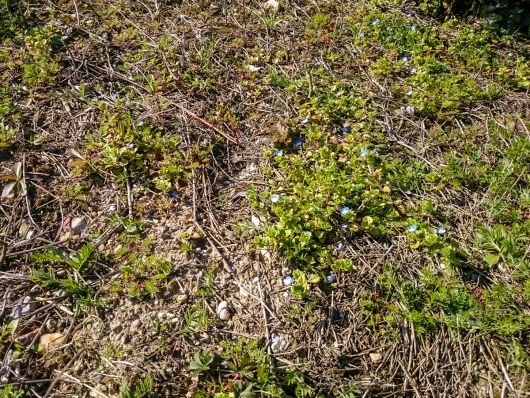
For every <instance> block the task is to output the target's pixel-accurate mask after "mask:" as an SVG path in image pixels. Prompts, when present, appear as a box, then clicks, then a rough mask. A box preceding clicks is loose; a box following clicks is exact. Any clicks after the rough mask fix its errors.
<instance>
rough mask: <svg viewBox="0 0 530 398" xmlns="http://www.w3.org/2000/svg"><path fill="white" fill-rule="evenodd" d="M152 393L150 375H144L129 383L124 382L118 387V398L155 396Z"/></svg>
mask: <svg viewBox="0 0 530 398" xmlns="http://www.w3.org/2000/svg"><path fill="white" fill-rule="evenodd" d="M156 396H158V395H156V394H155V393H154V382H153V379H152V378H151V377H145V378H143V379H141V380H138V381H136V382H134V383H132V384H131V385H129V383H127V382H124V383H123V384H122V386H121V388H120V395H119V397H120V398H153V397H156Z"/></svg>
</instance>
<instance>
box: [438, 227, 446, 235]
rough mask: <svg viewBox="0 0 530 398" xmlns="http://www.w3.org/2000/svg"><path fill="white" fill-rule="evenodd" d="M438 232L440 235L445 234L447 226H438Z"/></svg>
mask: <svg viewBox="0 0 530 398" xmlns="http://www.w3.org/2000/svg"><path fill="white" fill-rule="evenodd" d="M436 233H437V234H438V235H443V234H445V228H444V227H438V228H436Z"/></svg>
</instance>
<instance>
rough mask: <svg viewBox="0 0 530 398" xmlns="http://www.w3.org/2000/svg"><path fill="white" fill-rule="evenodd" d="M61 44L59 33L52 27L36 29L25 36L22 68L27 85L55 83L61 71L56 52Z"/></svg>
mask: <svg viewBox="0 0 530 398" xmlns="http://www.w3.org/2000/svg"><path fill="white" fill-rule="evenodd" d="M59 43H60V36H59V34H58V31H57V30H56V29H55V28H54V27H52V26H47V27H43V28H34V29H32V30H30V31H29V32H28V33H27V34H26V35H25V36H24V44H25V49H24V50H23V52H22V54H21V58H22V62H21V67H22V69H23V74H22V76H23V79H24V81H25V82H26V83H27V84H31V85H37V86H39V85H49V84H51V83H53V82H54V81H55V79H56V78H57V75H58V73H59V71H60V69H61V66H60V64H59V61H58V59H57V58H56V55H55V52H54V50H55V49H56V48H57V47H58V46H59Z"/></svg>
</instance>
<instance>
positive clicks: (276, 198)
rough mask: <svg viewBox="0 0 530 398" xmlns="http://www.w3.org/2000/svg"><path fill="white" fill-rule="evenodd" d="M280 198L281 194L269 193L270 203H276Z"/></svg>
mask: <svg viewBox="0 0 530 398" xmlns="http://www.w3.org/2000/svg"><path fill="white" fill-rule="evenodd" d="M280 199H281V196H280V195H277V194H274V195H271V202H272V203H278V202H279V201H280Z"/></svg>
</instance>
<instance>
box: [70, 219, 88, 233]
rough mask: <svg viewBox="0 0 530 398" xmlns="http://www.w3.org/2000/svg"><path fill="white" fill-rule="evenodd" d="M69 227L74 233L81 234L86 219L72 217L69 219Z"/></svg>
mask: <svg viewBox="0 0 530 398" xmlns="http://www.w3.org/2000/svg"><path fill="white" fill-rule="evenodd" d="M70 227H71V228H72V231H74V232H75V233H76V234H81V232H83V231H84V230H85V228H86V221H85V220H84V219H83V218H81V217H74V218H72V221H70Z"/></svg>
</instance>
